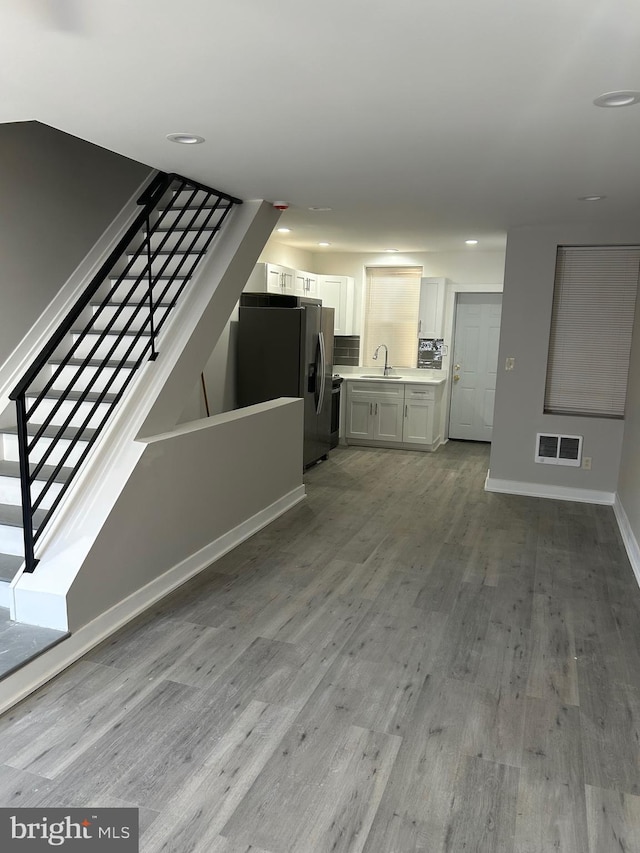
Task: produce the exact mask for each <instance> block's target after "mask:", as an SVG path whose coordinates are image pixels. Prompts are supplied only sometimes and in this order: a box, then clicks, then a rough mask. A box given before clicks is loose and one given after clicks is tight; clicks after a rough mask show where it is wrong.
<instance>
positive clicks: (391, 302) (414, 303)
mask: <svg viewBox="0 0 640 853" xmlns="http://www.w3.org/2000/svg"><path fill="white" fill-rule="evenodd" d="M421 277H422V267H367V294H366V300H365V312H364V341H363V349H362V364H363V365H364V366H365V367H382V366H383V365H384V361H382V363H381V362H380V360H378V361H374V360H373V353H374V352H375V350H376V347H377V346H379V345H380V344H386V345H387V347H388V348H389V364H390V365H392V366H393V367H416V365H417V358H418V339H417V328H418V310H419V307H420V278H421ZM381 356H382V351H381Z"/></svg>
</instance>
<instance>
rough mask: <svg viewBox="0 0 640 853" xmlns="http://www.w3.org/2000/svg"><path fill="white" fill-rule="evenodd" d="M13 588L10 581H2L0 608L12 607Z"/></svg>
mask: <svg viewBox="0 0 640 853" xmlns="http://www.w3.org/2000/svg"><path fill="white" fill-rule="evenodd" d="M11 599H12V596H11V587H10V586H9V582H8V581H0V607H11Z"/></svg>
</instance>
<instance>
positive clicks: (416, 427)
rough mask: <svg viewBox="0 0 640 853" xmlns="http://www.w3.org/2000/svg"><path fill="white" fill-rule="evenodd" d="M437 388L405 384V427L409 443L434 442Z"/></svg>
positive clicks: (403, 436) (405, 436) (406, 438)
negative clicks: (434, 413)
mask: <svg viewBox="0 0 640 853" xmlns="http://www.w3.org/2000/svg"><path fill="white" fill-rule="evenodd" d="M434 408H435V389H434V388H429V387H428V386H427V387H425V386H424V385H405V386H404V429H403V433H402V440H403V441H404V442H406V443H407V444H433V412H434Z"/></svg>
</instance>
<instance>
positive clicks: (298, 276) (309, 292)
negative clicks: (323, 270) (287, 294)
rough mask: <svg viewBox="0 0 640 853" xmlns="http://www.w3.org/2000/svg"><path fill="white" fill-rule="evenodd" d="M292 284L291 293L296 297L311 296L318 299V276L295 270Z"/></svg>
mask: <svg viewBox="0 0 640 853" xmlns="http://www.w3.org/2000/svg"><path fill="white" fill-rule="evenodd" d="M293 282H294V284H293V287H294V291H293V292H294V293H295V294H296V296H312V297H313V298H314V299H316V298H317V297H318V276H317V275H316V274H315V273H311V272H303V271H302V270H295V271H294V277H293Z"/></svg>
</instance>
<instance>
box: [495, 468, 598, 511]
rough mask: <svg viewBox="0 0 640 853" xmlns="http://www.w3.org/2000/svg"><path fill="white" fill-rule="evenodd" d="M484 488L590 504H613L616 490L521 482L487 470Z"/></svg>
mask: <svg viewBox="0 0 640 853" xmlns="http://www.w3.org/2000/svg"><path fill="white" fill-rule="evenodd" d="M484 489H485V491H486V492H500V493H502V494H505V495H524V496H526V497H530V498H549V499H551V500H554V501H578V502H579V503H588V504H607V505H609V506H611V505H613V503H614V500H615V493H614V492H598V491H595V490H593V489H574V488H571V487H570V486H552V485H550V484H548V483H545V484H542V483H520V482H518V481H517V480H498V479H496V478H495V477H491V472H490V471H487V478H486V480H485V484H484Z"/></svg>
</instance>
